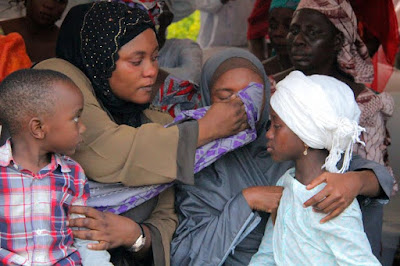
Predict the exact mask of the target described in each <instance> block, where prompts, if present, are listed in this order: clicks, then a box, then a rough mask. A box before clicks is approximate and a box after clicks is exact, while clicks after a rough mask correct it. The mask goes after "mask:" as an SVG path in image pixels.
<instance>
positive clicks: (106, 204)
mask: <svg viewBox="0 0 400 266" xmlns="http://www.w3.org/2000/svg"><path fill="white" fill-rule="evenodd" d="M89 186H90V198H89V200H88V202H87V205H88V206H90V207H93V208H96V209H97V210H99V211H103V212H106V211H107V212H112V213H115V214H121V213H124V212H126V211H128V210H130V209H133V208H135V207H137V206H139V205H140V204H142V203H143V202H146V201H148V200H150V199H152V198H154V197H157V196H158V195H159V194H160V193H161V192H163V191H164V190H166V189H167V188H169V187H170V186H172V183H169V184H163V185H152V186H141V187H126V186H124V185H123V184H121V183H113V184H103V183H98V182H94V181H89Z"/></svg>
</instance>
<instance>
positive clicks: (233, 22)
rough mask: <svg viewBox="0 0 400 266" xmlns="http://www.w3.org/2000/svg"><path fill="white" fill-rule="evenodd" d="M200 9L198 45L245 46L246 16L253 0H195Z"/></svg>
mask: <svg viewBox="0 0 400 266" xmlns="http://www.w3.org/2000/svg"><path fill="white" fill-rule="evenodd" d="M191 1H193V0H191ZM194 2H195V3H196V8H197V9H199V10H200V32H199V36H198V37H197V42H198V43H199V44H200V47H201V48H203V49H205V48H210V47H216V46H235V47H244V46H247V36H246V34H247V18H248V17H249V16H250V14H251V11H252V9H253V6H254V0H240V1H229V2H227V3H226V4H222V3H221V1H220V0H195V1H194Z"/></svg>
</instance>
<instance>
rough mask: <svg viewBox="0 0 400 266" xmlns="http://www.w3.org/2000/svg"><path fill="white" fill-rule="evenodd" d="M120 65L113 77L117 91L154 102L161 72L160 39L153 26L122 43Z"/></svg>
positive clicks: (129, 98)
mask: <svg viewBox="0 0 400 266" xmlns="http://www.w3.org/2000/svg"><path fill="white" fill-rule="evenodd" d="M118 56H119V58H118V60H117V62H116V68H115V70H114V71H113V72H112V75H111V78H110V79H109V83H110V87H111V89H112V91H113V93H114V94H115V95H116V96H117V97H118V98H120V99H122V100H125V101H127V102H133V103H137V104H146V103H149V102H151V96H152V92H153V85H154V83H155V81H156V78H157V74H158V61H157V60H158V43H157V39H156V35H155V33H154V31H153V30H152V29H147V30H145V31H144V32H142V33H141V34H139V35H138V36H136V37H135V38H134V39H133V40H131V41H130V42H128V43H127V44H125V45H124V46H122V47H121V49H120V50H119V52H118Z"/></svg>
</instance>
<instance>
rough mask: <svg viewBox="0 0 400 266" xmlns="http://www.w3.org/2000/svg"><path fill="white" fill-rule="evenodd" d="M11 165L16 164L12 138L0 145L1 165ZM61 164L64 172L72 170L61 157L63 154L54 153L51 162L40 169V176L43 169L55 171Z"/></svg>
mask: <svg viewBox="0 0 400 266" xmlns="http://www.w3.org/2000/svg"><path fill="white" fill-rule="evenodd" d="M10 165H16V163H15V161H14V158H13V156H12V150H11V139H8V140H7V142H6V143H5V144H4V145H3V146H1V147H0V166H3V167H8V166H10ZM59 166H60V169H61V172H62V173H69V172H71V169H70V168H69V167H68V166H67V165H66V164H65V163H64V161H63V160H62V159H61V156H60V155H58V154H55V153H53V155H52V156H51V162H50V163H49V164H48V165H46V166H45V167H44V168H42V169H41V170H40V171H39V173H38V176H40V175H41V174H40V173H42V171H45V172H46V173H48V172H54V171H55V170H57V169H58V167H59Z"/></svg>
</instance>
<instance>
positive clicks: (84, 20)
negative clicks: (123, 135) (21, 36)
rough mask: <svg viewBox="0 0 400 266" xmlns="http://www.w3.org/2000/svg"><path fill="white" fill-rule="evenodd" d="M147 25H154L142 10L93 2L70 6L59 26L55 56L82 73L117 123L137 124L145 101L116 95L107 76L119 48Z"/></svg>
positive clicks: (149, 26) (112, 66) (115, 59)
mask: <svg viewBox="0 0 400 266" xmlns="http://www.w3.org/2000/svg"><path fill="white" fill-rule="evenodd" d="M149 28H150V29H153V30H154V24H153V22H152V21H151V19H150V18H149V16H148V15H147V13H146V12H144V11H143V10H140V9H137V8H130V7H128V6H126V5H124V4H120V3H115V2H95V3H91V4H84V5H79V6H75V7H74V8H72V9H71V10H70V12H69V13H68V15H67V17H66V18H65V20H64V22H63V24H62V26H61V29H60V33H59V37H58V40H57V49H56V54H57V57H60V58H62V59H64V60H67V61H69V62H70V63H72V64H73V65H75V66H76V67H78V68H79V69H80V70H82V71H83V72H84V73H85V74H86V76H87V77H88V78H89V79H90V81H91V82H92V85H93V88H94V92H95V94H96V96H97V98H98V99H99V100H100V102H101V103H102V104H103V105H104V107H105V108H106V109H107V110H108V111H109V112H110V113H111V115H112V116H113V118H114V119H115V120H116V122H117V123H119V124H126V125H130V126H134V127H137V126H140V125H141V120H140V114H141V113H142V111H143V110H144V109H146V108H147V107H148V104H136V103H132V102H127V101H124V100H122V99H120V98H118V97H117V96H115V94H114V93H113V92H112V90H111V88H110V84H109V78H110V77H111V75H112V72H113V71H114V70H115V67H116V65H115V64H116V62H117V60H118V51H119V49H120V48H121V47H122V46H123V45H124V44H126V43H127V42H129V41H130V40H132V39H133V38H135V37H136V36H137V35H139V34H140V33H142V32H143V31H145V30H146V29H149Z"/></svg>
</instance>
